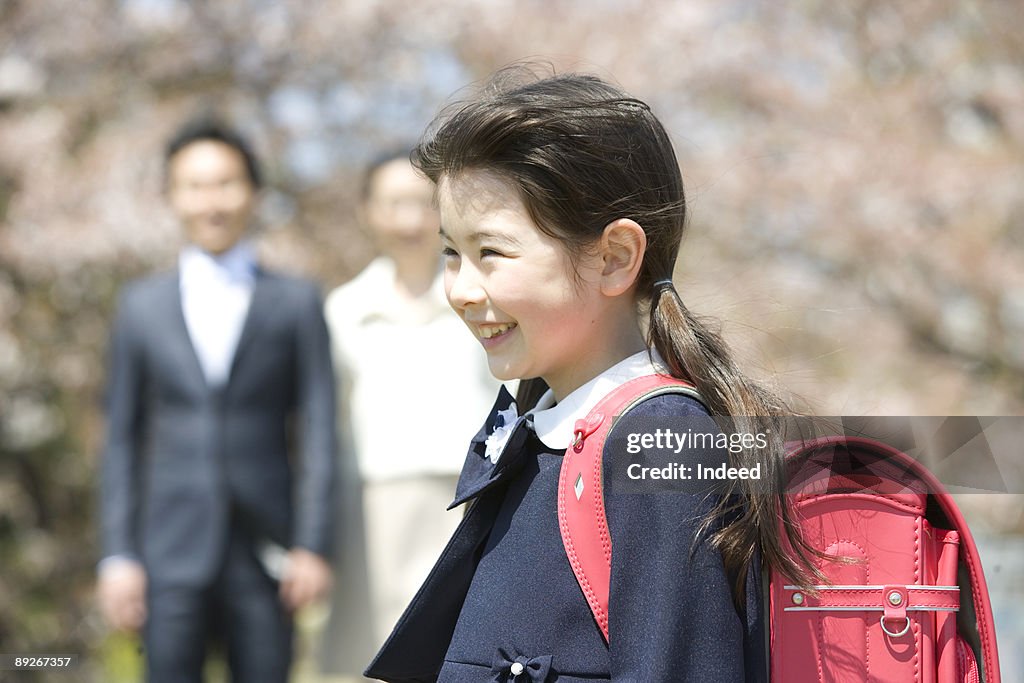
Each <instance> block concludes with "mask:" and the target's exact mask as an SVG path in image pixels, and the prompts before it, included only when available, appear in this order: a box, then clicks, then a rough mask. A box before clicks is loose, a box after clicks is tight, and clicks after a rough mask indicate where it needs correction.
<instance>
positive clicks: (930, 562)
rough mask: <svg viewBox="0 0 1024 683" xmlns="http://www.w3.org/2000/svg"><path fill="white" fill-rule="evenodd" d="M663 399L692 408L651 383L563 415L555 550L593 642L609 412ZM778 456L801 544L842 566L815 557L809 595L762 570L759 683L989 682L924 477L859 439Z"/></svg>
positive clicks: (601, 612) (960, 533) (936, 498)
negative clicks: (762, 681)
mask: <svg viewBox="0 0 1024 683" xmlns="http://www.w3.org/2000/svg"><path fill="white" fill-rule="evenodd" d="M669 392H678V393H684V394H687V395H689V396H691V397H694V398H697V399H698V400H699V396H698V395H697V394H696V392H695V390H694V389H693V387H692V386H690V385H688V384H686V383H685V382H681V381H680V380H677V379H674V378H672V377H668V376H665V375H649V376H646V377H640V378H638V379H634V380H632V381H629V382H626V383H625V384H623V385H621V386H620V387H618V388H617V389H616V390H615V391H613V392H611V393H610V394H608V395H607V396H606V397H604V399H602V400H601V401H600V402H598V404H597V405H596V406H595V407H594V408H593V410H591V411H590V413H589V414H588V415H587V416H586V417H585V418H583V419H580V420H577V422H576V424H575V435H574V436H575V438H574V440H573V443H572V445H571V446H570V447H569V448H568V449H567V450H566V454H565V458H564V460H563V462H562V469H561V473H560V476H559V485H558V522H559V528H560V530H561V534H562V542H563V544H564V546H565V551H566V555H567V557H568V559H569V563H570V565H571V566H572V569H573V572H574V573H575V575H576V579H577V581H578V582H579V584H580V588H581V590H582V591H583V594H584V596H585V597H586V599H587V602H588V604H589V605H590V609H591V612H592V613H593V615H594V619H595V620H596V621H597V624H598V627H599V628H600V629H601V632H602V634H603V635H604V637H605V640H607V639H608V619H609V614H608V593H609V586H610V577H611V552H612V548H611V539H610V537H609V535H608V525H607V519H606V517H605V508H604V496H603V486H602V466H601V463H602V453H603V450H604V443H605V439H606V438H607V436H608V432H609V431H610V429H611V426H612V424H613V422H614V419H615V418H616V417H618V416H620V415H622V414H624V413H626V412H627V411H628V410H629V409H630V408H631V407H632V406H634V405H636V404H637V403H639V402H641V401H643V400H644V399H646V398H649V397H651V396H654V395H657V394H661V393H669ZM789 457H790V464H791V465H793V468H792V469H793V472H792V473H791V474H792V476H791V479H790V481H791V487H790V491H791V493H792V494H793V495H794V496H795V498H794V500H793V506H794V513H795V518H796V521H797V523H798V524H799V526H800V529H801V533H802V534H803V538H804V540H806V541H807V542H808V543H809V544H810V545H811V546H812V547H814V548H815V549H817V550H819V551H822V552H823V553H827V554H830V555H835V556H839V557H843V558H847V559H846V560H845V561H843V562H833V561H829V560H827V559H823V560H820V561H818V563H817V564H818V566H819V567H820V568H821V569H822V571H823V572H824V574H825V575H826V577H827V579H828V583H827V584H823V585H819V586H814V587H813V590H811V591H805V590H802V589H800V588H798V587H796V586H793V585H791V584H790V582H789V581H787V580H786V579H785V577H783V576H781V575H779V574H778V573H776V572H774V571H772V572H769V576H768V579H767V583H766V586H765V589H766V594H767V595H768V596H769V600H770V609H769V614H770V629H769V630H770V639H771V642H770V645H769V658H770V662H769V664H768V667H769V669H770V672H771V680H772V681H773V683H806V682H811V681H822V682H824V681H830V682H837V683H846V682H854V681H858V682H860V681H872V682H876V681H877V682H890V681H891V682H893V683H896V682H899V683H905V682H910V681H913V682H915V683H916V682H921V683H931V682H933V681H934V682H937V683H954V682H955V683H973V682H984V683H998V682H999V680H1000V676H999V661H998V654H997V651H996V637H995V628H994V626H993V621H992V608H991V605H990V603H989V597H988V589H987V587H986V584H985V576H984V573H983V572H982V567H981V561H980V559H979V557H978V550H977V547H976V546H975V544H974V539H973V538H972V536H971V533H970V529H969V528H968V527H967V524H966V522H965V521H964V519H963V516H962V515H961V514H960V511H959V509H958V508H957V506H956V503H955V502H954V501H953V499H952V497H951V496H950V495H949V494H948V493H947V492H946V491H945V489H944V488H943V487H942V485H941V484H940V483H939V482H938V481H937V480H936V479H935V477H934V476H933V475H932V474H931V473H929V472H928V471H927V470H926V469H925V468H924V467H922V466H921V465H920V463H918V462H917V461H916V460H914V459H913V458H911V457H910V456H908V455H906V454H905V453H902V452H901V451H898V450H896V449H894V448H891V447H889V446H887V445H885V444H882V443H879V442H877V441H872V440H868V439H861V438H852V437H827V438H820V439H814V440H811V441H805V442H800V443H796V444H793V445H792V446H791V447H790V452H789ZM581 477H582V480H581ZM578 481H586V482H589V483H591V485H588V486H583V487H579V486H576V483H577V482H578Z"/></svg>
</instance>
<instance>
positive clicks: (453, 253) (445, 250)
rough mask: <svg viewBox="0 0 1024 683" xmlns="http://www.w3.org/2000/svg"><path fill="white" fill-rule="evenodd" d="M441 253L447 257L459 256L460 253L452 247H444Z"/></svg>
mask: <svg viewBox="0 0 1024 683" xmlns="http://www.w3.org/2000/svg"><path fill="white" fill-rule="evenodd" d="M441 255H442V256H444V257H445V258H448V257H449V256H458V255H459V253H458V252H457V251H455V250H454V249H452V248H451V247H442V248H441Z"/></svg>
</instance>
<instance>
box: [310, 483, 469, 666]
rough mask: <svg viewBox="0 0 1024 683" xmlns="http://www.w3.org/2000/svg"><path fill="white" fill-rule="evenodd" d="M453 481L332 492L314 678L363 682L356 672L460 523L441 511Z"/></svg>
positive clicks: (375, 485) (449, 497)
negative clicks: (331, 574)
mask: <svg viewBox="0 0 1024 683" xmlns="http://www.w3.org/2000/svg"><path fill="white" fill-rule="evenodd" d="M457 481H458V477H457V476H455V475H433V476H422V477H416V478H406V479H400V480H394V481H382V482H366V483H365V484H363V485H362V486H361V487H360V486H358V485H356V484H355V482H353V484H352V486H350V487H346V488H347V490H346V491H342V492H339V493H340V495H341V502H342V505H341V506H340V509H339V519H338V522H339V536H338V539H337V541H338V548H337V550H336V556H337V561H336V572H337V576H336V581H335V585H334V592H333V595H332V598H331V614H330V617H329V620H328V623H327V625H326V627H325V629H324V632H323V634H322V640H321V643H320V647H319V654H318V657H317V659H318V660H319V669H320V671H321V672H322V673H324V674H331V675H335V676H338V675H341V676H346V677H347V678H344V679H339V680H352V681H355V680H365V679H363V678H362V677H361V676H359V672H361V671H362V670H363V669H364V668H366V665H367V664H369V662H370V659H371V658H372V657H373V655H374V654H375V653H376V652H377V650H378V649H380V646H381V645H383V643H384V640H385V639H386V638H387V636H388V635H389V634H390V633H391V629H392V628H394V626H395V623H396V622H397V621H398V618H399V617H400V616H401V615H402V612H403V611H404V610H405V608H406V606H407V605H408V604H409V602H411V601H412V598H413V596H414V595H415V594H416V591H417V590H419V587H420V586H421V585H422V583H423V580H424V579H426V577H427V574H428V573H430V570H431V568H432V567H433V566H434V563H435V562H436V561H437V558H438V557H439V556H440V555H441V551H442V550H443V549H444V546H445V545H446V544H447V543H448V540H449V538H451V535H452V533H453V532H454V531H455V527H456V526H458V524H459V522H460V521H461V520H462V508H458V509H455V510H452V511H450V512H449V511H446V510H445V508H446V507H448V504H449V503H450V502H451V501H452V499H453V498H454V497H455V484H456V482H457ZM360 501H361V504H360ZM329 680H335V679H329Z"/></svg>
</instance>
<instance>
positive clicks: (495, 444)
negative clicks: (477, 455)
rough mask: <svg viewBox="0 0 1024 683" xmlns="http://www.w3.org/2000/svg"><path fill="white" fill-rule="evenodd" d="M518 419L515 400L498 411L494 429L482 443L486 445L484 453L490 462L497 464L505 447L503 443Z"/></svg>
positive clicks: (510, 434) (506, 441) (506, 440)
mask: <svg viewBox="0 0 1024 683" xmlns="http://www.w3.org/2000/svg"><path fill="white" fill-rule="evenodd" d="M518 419H519V410H518V408H516V404H515V401H513V402H512V404H511V405H509V407H508V408H507V409H505V410H499V411H498V416H497V419H496V420H495V425H494V431H493V432H491V434H490V435H489V436H488V437H487V440H486V441H484V445H485V446H486V447H487V450H486V451H485V453H486V455H487V458H488V459H489V460H490V461H491V462H492V463H494V464H497V462H498V458H500V457H501V452H502V451H503V450H504V449H505V444H506V443H508V438H509V437H510V436H512V430H513V428H514V427H515V426H516V421H517V420H518Z"/></svg>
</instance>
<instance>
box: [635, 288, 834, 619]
mask: <svg viewBox="0 0 1024 683" xmlns="http://www.w3.org/2000/svg"><path fill="white" fill-rule="evenodd" d="M649 322H650V325H649V328H648V339H647V342H648V346H650V347H653V348H655V349H656V350H657V351H658V353H659V354H661V357H662V358H663V359H664V361H665V363H666V364H667V366H668V371H669V373H670V374H671V375H672V376H673V377H676V378H677V379H682V380H686V381H688V382H690V383H692V384H693V385H694V386H695V387H696V389H697V391H698V392H699V393H700V395H701V397H702V398H703V399H704V403H705V404H706V406H707V408H708V410H709V411H710V412H711V414H712V416H728V417H730V418H731V420H732V422H731V425H732V428H733V429H734V430H735V431H737V432H744V433H752V434H753V433H762V434H765V435H767V436H768V447H767V448H760V449H758V448H752V449H743V450H742V451H740V452H738V453H732V452H730V456H729V457H730V467H747V468H752V467H754V466H756V465H760V468H761V472H762V478H761V479H760V480H758V481H756V482H755V481H752V480H747V479H737V480H731V481H729V482H728V483H727V487H728V488H727V489H726V491H725V493H724V495H723V496H722V499H721V501H720V502H719V504H718V505H717V507H716V509H715V512H714V514H712V515H711V516H709V517H708V518H707V519H705V520H704V521H703V523H702V524H701V527H700V534H699V536H703V535H705V534H708V533H710V534H711V535H710V539H711V542H712V544H713V545H714V546H715V547H716V548H717V549H718V550H719V552H721V554H722V559H723V562H724V564H725V569H726V572H727V573H728V575H729V576H731V577H733V578H734V580H735V583H734V587H733V590H734V597H735V599H736V600H737V601H738V602H739V601H742V596H743V591H744V583H745V581H746V577H747V572H748V570H749V568H750V564H751V561H752V560H753V558H754V551H755V550H756V549H757V548H760V550H761V554H762V557H763V560H764V562H766V563H767V564H768V565H769V566H772V567H774V568H776V569H777V570H778V571H780V572H782V573H783V574H785V575H786V576H787V577H789V578H790V579H791V580H792V581H793V582H794V583H797V584H800V585H802V586H810V585H813V584H814V583H817V582H819V581H820V580H821V572H820V571H819V570H818V569H817V568H816V567H815V566H814V564H813V563H812V562H811V559H810V558H811V557H812V556H815V557H816V556H819V555H820V553H819V552H817V551H815V550H814V549H813V548H811V547H810V546H809V545H808V544H807V543H806V542H805V541H804V540H803V538H802V537H801V536H800V534H799V531H798V529H797V526H796V523H795V522H794V520H793V516H792V512H791V510H790V507H789V503H788V500H787V498H786V496H785V485H786V464H785V445H784V443H783V437H782V429H781V427H782V418H783V417H784V416H785V406H784V404H783V402H782V401H781V400H780V399H779V397H777V396H776V395H775V394H774V393H772V392H771V391H769V390H767V389H766V388H765V387H763V386H761V385H760V384H758V383H757V382H755V381H753V380H751V379H750V378H748V377H746V376H745V375H743V374H742V373H741V372H740V371H739V370H738V368H737V367H736V365H735V363H734V362H733V360H732V357H731V356H730V354H729V351H728V348H727V347H726V345H725V343H724V342H723V341H722V338H721V337H720V336H719V334H718V333H717V332H715V331H713V330H712V329H710V328H709V327H708V326H707V325H706V324H705V323H703V322H702V321H701V320H699V319H698V318H696V317H695V316H694V315H693V314H691V313H690V311H689V310H688V309H687V308H686V306H685V305H684V304H683V302H682V300H681V299H680V298H679V294H678V293H677V292H676V290H675V287H674V286H673V285H672V281H671V280H659V281H658V282H657V283H655V286H654V294H653V298H652V300H651V306H650V321H649ZM780 520H781V529H782V534H781V535H780V533H779V527H780V524H779V522H780ZM713 528H715V529H716V530H715V531H713V533H712V529H713ZM783 537H784V538H785V539H786V540H787V541H788V542H789V547H790V548H792V551H793V552H794V553H795V554H796V556H795V557H794V556H793V555H792V554H790V552H789V551H787V549H786V547H785V546H784V544H783V541H782V538H783Z"/></svg>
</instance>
